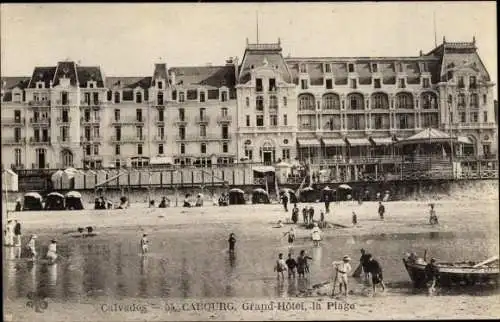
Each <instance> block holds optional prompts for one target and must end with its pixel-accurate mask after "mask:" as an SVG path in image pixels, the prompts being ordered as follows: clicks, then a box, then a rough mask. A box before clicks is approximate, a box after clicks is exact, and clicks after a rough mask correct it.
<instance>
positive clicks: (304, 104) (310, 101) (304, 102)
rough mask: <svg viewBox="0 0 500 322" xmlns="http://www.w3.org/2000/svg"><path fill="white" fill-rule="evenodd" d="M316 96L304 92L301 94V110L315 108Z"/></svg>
mask: <svg viewBox="0 0 500 322" xmlns="http://www.w3.org/2000/svg"><path fill="white" fill-rule="evenodd" d="M314 107H315V103H314V96H312V95H310V94H303V95H300V96H299V110H314Z"/></svg>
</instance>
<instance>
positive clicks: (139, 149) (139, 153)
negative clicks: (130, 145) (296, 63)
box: [137, 144, 142, 155]
mask: <svg viewBox="0 0 500 322" xmlns="http://www.w3.org/2000/svg"><path fill="white" fill-rule="evenodd" d="M137 154H138V155H142V144H137Z"/></svg>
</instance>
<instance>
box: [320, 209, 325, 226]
mask: <svg viewBox="0 0 500 322" xmlns="http://www.w3.org/2000/svg"><path fill="white" fill-rule="evenodd" d="M319 216H320V227H321V228H324V227H325V213H324V212H323V211H322V212H320V214H319Z"/></svg>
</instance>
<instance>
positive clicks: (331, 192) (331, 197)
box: [321, 186, 335, 202]
mask: <svg viewBox="0 0 500 322" xmlns="http://www.w3.org/2000/svg"><path fill="white" fill-rule="evenodd" d="M334 192H335V191H334V190H332V188H330V187H329V186H326V187H324V188H323V189H322V190H321V202H324V201H325V200H326V197H327V196H328V200H329V201H334V200H335V195H334Z"/></svg>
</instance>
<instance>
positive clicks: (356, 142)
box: [346, 138, 371, 146]
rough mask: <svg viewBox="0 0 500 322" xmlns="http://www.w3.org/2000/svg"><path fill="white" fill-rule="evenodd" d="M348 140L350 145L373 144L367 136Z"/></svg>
mask: <svg viewBox="0 0 500 322" xmlns="http://www.w3.org/2000/svg"><path fill="white" fill-rule="evenodd" d="M346 140H347V142H349V145H350V146H362V145H371V143H370V141H368V139H367V138H355V139H354V138H347V139H346Z"/></svg>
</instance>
